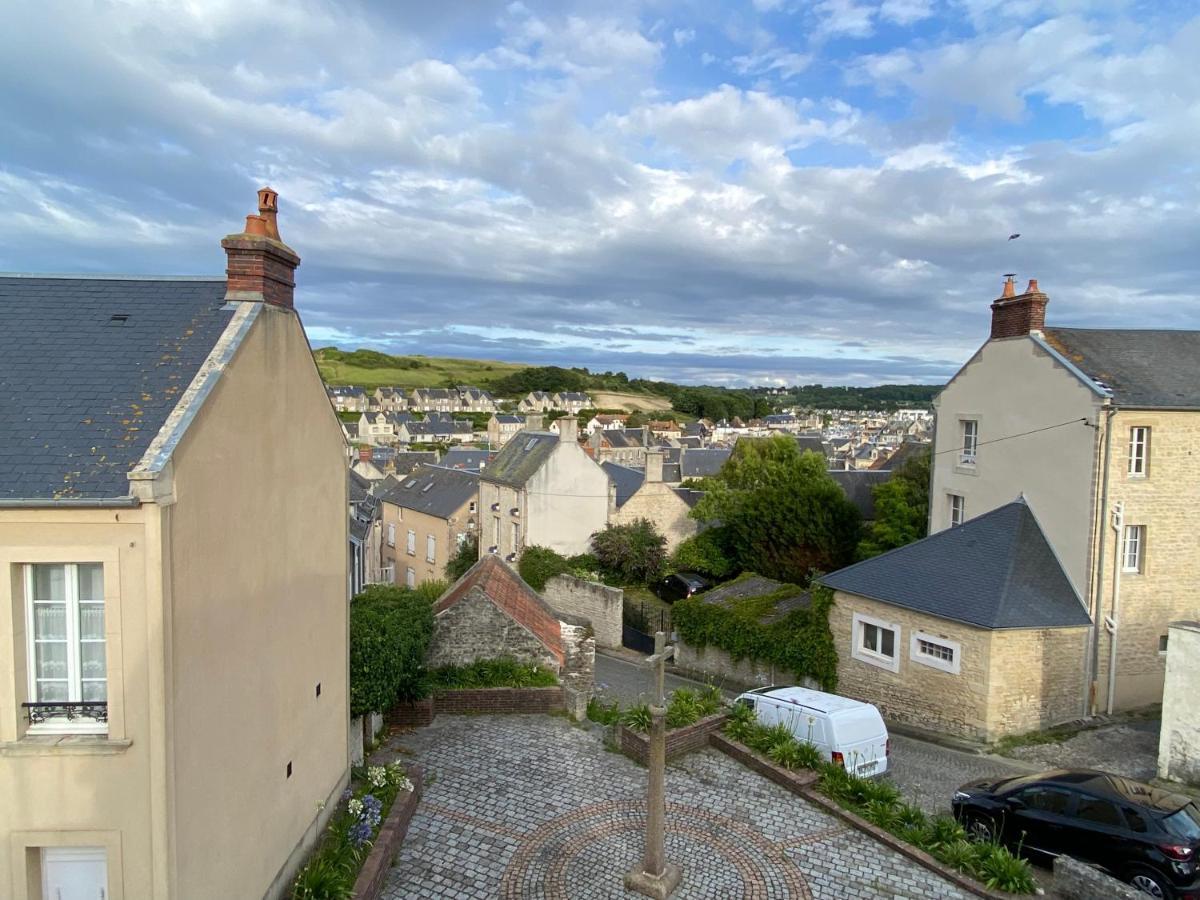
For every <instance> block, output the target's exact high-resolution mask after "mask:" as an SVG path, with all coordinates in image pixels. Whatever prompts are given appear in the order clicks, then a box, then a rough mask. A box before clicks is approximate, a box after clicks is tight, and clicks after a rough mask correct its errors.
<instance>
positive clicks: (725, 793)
mask: <svg viewBox="0 0 1200 900" xmlns="http://www.w3.org/2000/svg"><path fill="white" fill-rule="evenodd" d="M389 747H390V749H393V750H397V751H400V752H401V753H402V755H401V758H402V759H408V760H411V761H419V762H420V763H421V764H422V765H423V766H424V767H425V771H426V773H427V775H428V777H429V779H430V782H429V783H428V784H427V785H426V788H425V795H424V797H423V799H422V800H421V804H420V806H419V807H418V809H417V813H416V815H415V817H414V818H413V821H412V825H411V827H410V829H409V833H408V838H407V840H406V841H405V844H404V848H403V850H402V851H401V853H400V854H399V856H398V857H397V859H396V863H395V865H394V866H393V868H392V870H391V873H390V875H389V879H388V883H387V887H386V889H385V891H384V896H385V897H387V898H388V900H410V898H430V897H464V898H484V897H488V898H493V897H500V898H504V900H517V898H540V897H546V898H552V900H555V898H557V900H576V898H580V900H585V898H608V897H636V896H638V895H636V894H630V893H627V892H626V891H625V889H624V886H623V883H622V879H623V877H624V874H625V872H626V871H627V870H629V869H630V868H631V867H632V866H633V865H634V864H635V863H636V862H637V861H638V860H640V858H641V853H642V828H643V826H644V821H645V818H644V817H645V813H644V807H643V803H644V792H645V784H646V772H645V770H644V769H642V768H641V767H639V766H638V765H636V764H635V763H633V762H631V761H630V760H628V759H626V758H625V757H623V756H621V755H619V754H616V753H613V752H610V751H608V750H606V749H605V748H604V746H603V744H602V743H601V741H600V738H599V735H598V733H597V732H596V731H595V730H593V729H590V728H587V727H579V726H575V725H572V724H570V723H569V722H567V721H566V720H565V719H561V718H556V717H550V716H439V717H438V718H437V720H436V721H435V722H434V723H433V725H431V726H430V727H428V728H424V729H419V730H417V731H412V732H406V733H401V734H397V735H394V736H393V737H392V739H391V742H390V744H389ZM667 791H668V808H667V827H668V832H667V841H666V844H667V856H668V859H670V860H672V861H673V862H677V863H679V864H680V865H681V866H682V867H683V882H682V883H681V885H680V887H679V890H678V891H677V892H676V893H675V894H674V897H677V898H680V900H699V898H711V900H731V898H747V900H750V898H762V900H766V898H793V897H796V898H799V897H812V898H865V900H874V898H889V900H893V898H960V897H966V896H968V895H967V894H965V893H964V892H962V891H961V890H960V889H959V888H957V887H955V886H954V885H951V884H949V883H947V882H945V881H943V880H942V879H940V878H938V877H937V876H935V875H934V874H933V873H932V872H929V871H927V870H925V869H923V868H921V867H919V866H917V865H915V864H913V863H911V862H909V861H908V860H907V859H905V858H904V857H902V856H900V855H898V854H896V853H894V852H892V851H890V850H888V849H887V848H885V847H883V846H881V845H879V844H877V843H876V842H874V841H872V840H871V839H870V838H868V837H867V836H866V835H863V834H860V833H859V832H857V831H854V830H853V829H850V828H847V827H846V826H845V825H843V824H842V823H841V822H840V821H839V820H837V819H834V818H833V817H831V816H829V815H828V814H826V813H825V812H823V811H821V810H819V809H817V808H816V807H813V806H812V805H810V804H808V803H806V802H805V801H804V800H802V799H800V798H799V797H796V796H794V795H792V794H790V793H788V792H786V791H784V790H783V789H782V788H780V787H778V786H776V785H774V784H772V783H771V782H769V781H767V780H766V779H764V778H761V777H760V776H758V775H755V774H754V773H752V772H749V771H748V770H746V769H744V768H742V767H741V766H739V765H738V764H737V763H735V762H734V761H733V760H731V759H728V758H727V757H725V756H723V755H721V754H719V753H717V752H716V751H714V750H704V751H701V752H699V753H694V754H691V755H689V756H687V757H684V758H683V759H682V760H679V761H678V762H676V763H674V764H672V765H669V766H668V767H667Z"/></svg>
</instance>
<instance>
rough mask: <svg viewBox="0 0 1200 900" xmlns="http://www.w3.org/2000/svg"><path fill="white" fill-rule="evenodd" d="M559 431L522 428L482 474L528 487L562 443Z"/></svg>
mask: <svg viewBox="0 0 1200 900" xmlns="http://www.w3.org/2000/svg"><path fill="white" fill-rule="evenodd" d="M558 441H559V438H558V435H557V434H554V433H553V432H549V431H518V432H517V433H516V434H514V435H513V436H512V438H511V440H509V442H508V443H507V444H505V445H504V447H503V449H501V450H500V452H499V453H497V454H496V458H495V459H493V460H492V461H491V463H490V464H489V465H488V467H487V468H486V469H484V470H483V471H482V472H481V473H480V475H479V477H480V478H481V479H482V480H484V481H487V482H492V483H496V484H506V485H508V486H509V487H517V488H519V487H524V486H525V482H527V481H528V480H529V479H530V478H532V477H533V476H534V473H536V472H537V470H538V469H540V468H541V467H542V464H543V463H544V462H545V461H546V460H548V459H549V458H550V455H551V454H552V453H554V448H555V447H557V446H558Z"/></svg>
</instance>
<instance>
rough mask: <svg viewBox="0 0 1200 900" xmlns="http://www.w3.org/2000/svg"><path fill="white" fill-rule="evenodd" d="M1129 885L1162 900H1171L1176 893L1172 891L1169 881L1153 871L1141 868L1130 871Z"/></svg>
mask: <svg viewBox="0 0 1200 900" xmlns="http://www.w3.org/2000/svg"><path fill="white" fill-rule="evenodd" d="M1128 878H1129V883H1130V884H1131V885H1132V886H1133V887H1135V888H1137V890H1139V891H1141V892H1142V893H1143V894H1147V895H1149V896H1151V897H1159V898H1162V900H1171V898H1172V897H1174V896H1175V892H1174V891H1173V890H1171V886H1170V884H1169V883H1168V882H1167V879H1165V878H1163V876H1162V875H1161V874H1159V873H1158V872H1156V871H1154V870H1153V869H1149V868H1144V867H1141V866H1139V867H1138V868H1136V869H1130V870H1129V875H1128Z"/></svg>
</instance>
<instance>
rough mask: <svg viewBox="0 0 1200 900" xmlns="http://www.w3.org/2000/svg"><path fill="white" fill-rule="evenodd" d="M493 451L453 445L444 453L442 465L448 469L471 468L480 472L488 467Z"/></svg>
mask: <svg viewBox="0 0 1200 900" xmlns="http://www.w3.org/2000/svg"><path fill="white" fill-rule="evenodd" d="M491 456H492V453H491V451H489V450H475V449H472V448H469V447H451V448H450V449H449V450H447V451H446V452H445V453H443V454H442V463H441V464H442V465H443V466H445V467H446V468H447V469H470V470H472V471H474V472H478V471H479V470H480V468H486V467H487V463H488V460H489V459H491Z"/></svg>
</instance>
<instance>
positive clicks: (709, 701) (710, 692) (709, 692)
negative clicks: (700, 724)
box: [696, 684, 725, 719]
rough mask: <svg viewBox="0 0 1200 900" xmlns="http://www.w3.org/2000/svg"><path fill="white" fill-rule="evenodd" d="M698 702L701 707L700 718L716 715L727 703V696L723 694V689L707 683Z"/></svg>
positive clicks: (701, 690) (698, 697) (697, 699)
mask: <svg viewBox="0 0 1200 900" xmlns="http://www.w3.org/2000/svg"><path fill="white" fill-rule="evenodd" d="M696 702H697V704H698V705H699V707H700V718H702V719H703V718H705V717H707V716H713V715H716V714H717V713H718V712H719V711H720V710H721V707H723V706H724V705H725V697H724V696H722V694H721V689H720V688H719V687H717V686H716V685H715V684H706V685H705V686H704V687H702V688H701V689H700V693H699V695H698V696H697V698H696Z"/></svg>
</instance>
